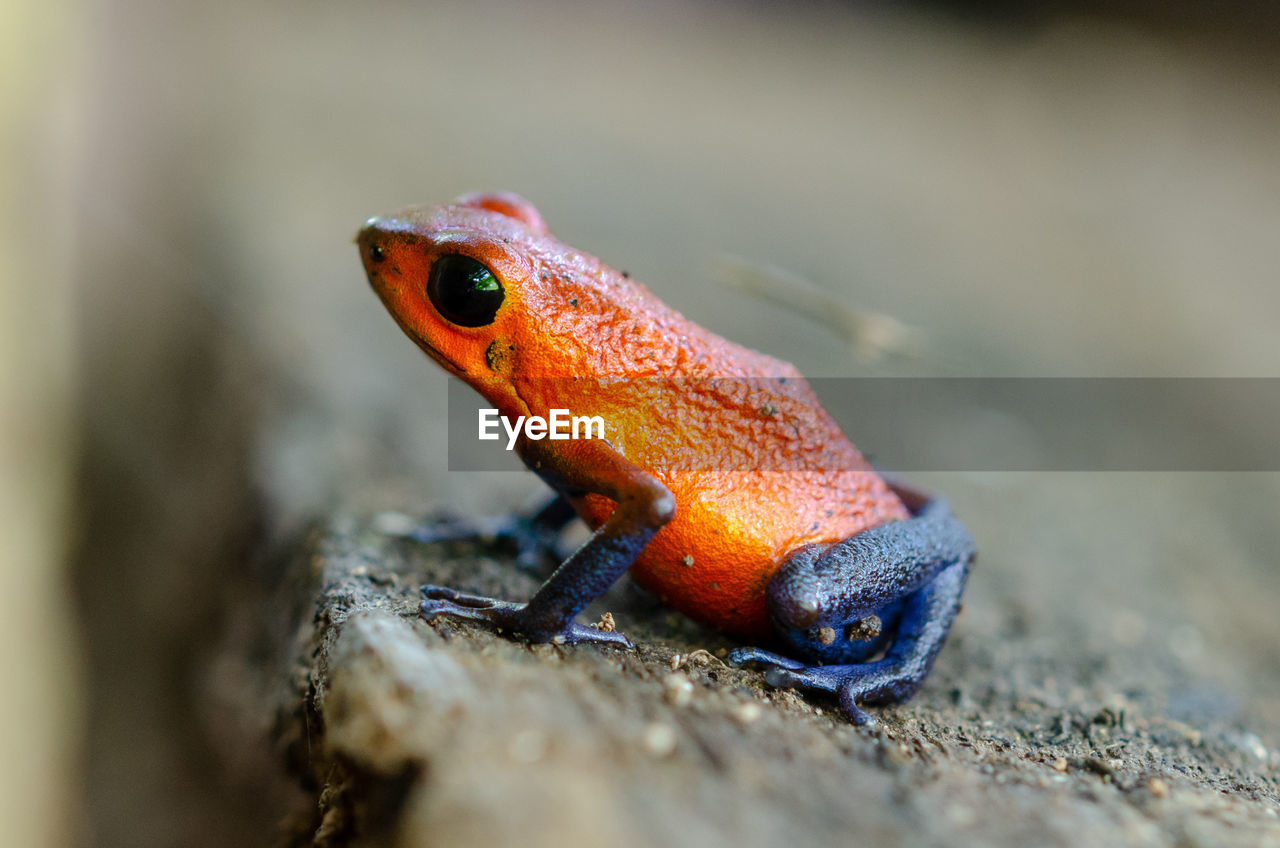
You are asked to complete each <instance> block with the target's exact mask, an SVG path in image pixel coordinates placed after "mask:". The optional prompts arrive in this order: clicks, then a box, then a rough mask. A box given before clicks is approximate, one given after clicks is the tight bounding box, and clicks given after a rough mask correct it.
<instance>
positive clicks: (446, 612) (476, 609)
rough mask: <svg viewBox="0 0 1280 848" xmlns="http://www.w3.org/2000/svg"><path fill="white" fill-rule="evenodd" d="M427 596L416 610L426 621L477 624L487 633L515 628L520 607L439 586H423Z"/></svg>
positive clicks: (520, 605) (519, 605)
mask: <svg viewBox="0 0 1280 848" xmlns="http://www.w3.org/2000/svg"><path fill="white" fill-rule="evenodd" d="M423 588H424V593H425V594H426V595H427V598H426V600H424V601H423V602H422V604H421V606H420V607H419V611H420V612H421V613H422V617H423V618H425V619H426V620H427V621H435V620H437V619H441V618H447V619H451V620H453V621H467V622H471V623H473V624H479V625H481V626H483V627H485V628H487V629H489V630H496V631H499V632H501V631H503V630H507V629H512V630H514V629H516V625H517V622H518V618H519V613H520V609H521V608H522V607H523V604H512V603H508V602H506V601H496V600H494V599H493V598H484V597H480V596H479V595H466V594H463V593H461V592H455V591H453V590H452V589H445V588H443V587H439V586H427V587H423Z"/></svg>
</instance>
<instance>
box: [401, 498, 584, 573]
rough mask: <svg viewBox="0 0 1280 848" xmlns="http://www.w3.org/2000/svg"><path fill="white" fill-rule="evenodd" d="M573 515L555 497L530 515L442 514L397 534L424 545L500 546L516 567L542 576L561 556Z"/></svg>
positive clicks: (568, 506) (550, 569)
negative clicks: (562, 541)
mask: <svg viewBox="0 0 1280 848" xmlns="http://www.w3.org/2000/svg"><path fill="white" fill-rule="evenodd" d="M573 516H574V512H573V507H572V506H570V505H569V502H568V501H566V500H565V499H564V498H561V497H556V498H555V499H553V500H551V501H549V502H548V503H547V504H546V505H545V506H544V507H543V508H542V509H540V510H538V511H537V512H536V513H534V514H532V515H525V514H521V515H503V516H475V517H462V516H458V515H449V514H445V515H441V516H438V517H436V518H434V519H433V520H431V521H430V522H429V523H426V524H422V525H419V526H417V527H414V528H412V529H410V530H408V531H406V532H403V533H401V534H399V535H401V536H403V537H404V538H406V539H412V540H414V541H415V542H421V543H422V544H425V545H432V544H439V543H441V542H458V541H471V542H482V543H485V544H494V545H500V546H502V547H505V548H507V549H509V550H511V551H512V552H513V553H514V556H515V562H516V566H517V567H518V568H520V569H521V570H523V571H527V572H530V573H533V574H537V575H540V576H545V575H546V574H548V573H550V572H551V571H553V570H554V569H555V567H556V566H557V565H559V564H560V562H561V561H562V560H563V559H564V552H563V551H561V549H560V544H559V543H560V533H561V531H562V530H563V529H564V527H565V525H566V524H568V523H569V521H570V520H572V518H573Z"/></svg>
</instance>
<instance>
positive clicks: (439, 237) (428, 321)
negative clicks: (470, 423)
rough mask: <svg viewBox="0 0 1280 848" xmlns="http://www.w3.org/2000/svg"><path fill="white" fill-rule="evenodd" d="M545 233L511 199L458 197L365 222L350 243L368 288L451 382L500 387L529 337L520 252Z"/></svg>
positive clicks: (527, 271)
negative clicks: (512, 356)
mask: <svg viewBox="0 0 1280 848" xmlns="http://www.w3.org/2000/svg"><path fill="white" fill-rule="evenodd" d="M545 235H546V225H545V224H544V223H543V222H542V218H541V216H540V215H538V212H537V210H536V209H534V208H533V207H532V206H531V205H530V204H529V203H528V202H527V201H525V200H524V199H522V198H520V197H518V196H516V195H514V194H482V195H468V196H466V197H462V198H460V199H458V200H457V201H455V202H454V203H452V204H449V205H447V206H416V207H410V208H408V209H402V210H400V211H399V212H395V213H392V214H391V215H386V216H382V217H377V218H370V219H369V220H368V221H367V222H366V223H365V225H364V227H363V228H362V229H361V230H360V233H359V234H358V235H357V236H356V243H357V244H358V245H359V247H360V257H361V260H362V261H363V262H364V267H365V271H366V272H367V273H368V275H369V283H370V285H372V286H373V289H374V291H376V292H377V293H378V296H379V297H380V298H382V302H383V304H384V305H385V306H386V307H387V310H388V311H389V312H390V313H391V315H392V317H394V318H395V320H396V322H397V323H398V324H399V325H400V327H401V329H403V330H404V331H405V333H406V334H408V336H409V337H410V338H411V339H413V340H414V341H415V342H417V344H418V346H419V347H421V348H422V349H423V350H424V351H425V352H426V353H427V354H428V355H429V356H431V358H432V359H435V360H436V361H437V362H439V363H440V364H441V365H442V366H444V368H445V369H446V370H448V371H449V372H450V373H452V374H455V375H457V376H460V377H462V378H463V379H465V380H467V381H468V382H469V383H472V384H473V385H476V387H477V388H480V385H479V384H480V383H482V382H490V381H493V380H495V379H497V380H500V379H501V377H502V372H503V371H504V369H503V368H502V367H500V366H501V365H502V364H503V360H504V358H505V357H507V356H508V353H509V351H510V350H514V349H515V345H514V340H515V339H516V338H518V337H520V336H521V335H523V334H524V333H525V332H526V325H527V317H526V310H525V309H524V308H523V306H522V300H523V293H524V291H525V290H526V289H527V287H528V285H529V281H530V280H531V279H533V274H534V269H533V265H532V264H531V262H530V260H529V256H528V250H527V249H526V245H527V243H528V242H529V240H530V239H537V238H540V237H543V236H545Z"/></svg>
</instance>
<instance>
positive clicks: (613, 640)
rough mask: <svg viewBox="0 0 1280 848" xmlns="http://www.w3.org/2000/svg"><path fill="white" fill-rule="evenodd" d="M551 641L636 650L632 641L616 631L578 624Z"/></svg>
mask: <svg viewBox="0 0 1280 848" xmlns="http://www.w3.org/2000/svg"><path fill="white" fill-rule="evenodd" d="M551 641H552V643H554V644H556V645H577V644H580V643H583V642H589V643H592V644H596V645H615V646H617V647H619V648H626V649H627V650H628V651H630V650H632V649H634V648H635V645H634V644H632V642H631V640H630V639H628V638H627V637H626V636H625V635H624V634H622V633H619V632H618V631H616V630H602V629H600V628H598V627H593V626H591V625H588V624H578V623H577V622H574V623H573V624H570V625H569V626H568V627H566V628H565V629H564V631H563V632H562V633H558V634H557V635H555V636H552V637H551Z"/></svg>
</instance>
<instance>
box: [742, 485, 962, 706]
mask: <svg viewBox="0 0 1280 848" xmlns="http://www.w3.org/2000/svg"><path fill="white" fill-rule="evenodd" d="M894 490H895V491H896V492H897V493H898V494H899V496H900V497H902V499H903V501H904V502H905V503H906V504H907V506H908V508H910V509H911V511H912V514H913V517H912V518H910V519H908V520H906V521H895V522H892V523H889V524H882V525H880V526H878V527H873V528H871V529H870V530H866V531H863V532H862V533H859V534H857V535H856V536H852V537H850V538H848V539H846V540H845V541H843V542H839V543H837V544H834V545H831V546H830V547H827V548H825V549H823V548H822V547H821V546H816V545H811V546H808V547H805V548H802V549H800V550H799V551H796V552H795V553H794V554H792V556H791V557H790V558H788V560H787V562H786V563H785V564H784V565H783V566H782V568H781V569H779V570H778V573H777V574H776V575H774V577H773V580H772V581H771V582H770V584H769V590H768V595H767V598H768V604H769V615H770V618H771V619H772V621H773V624H774V627H775V628H776V629H777V632H778V636H779V640H780V641H781V642H782V643H783V645H784V646H785V651H786V654H788V655H789V656H781V655H779V654H775V653H771V652H769V651H764V650H761V649H759V648H741V649H738V650H736V651H733V652H732V653H731V654H730V655H729V661H730V662H731V663H732V664H734V665H739V664H742V663H747V662H758V663H763V664H765V665H767V666H768V667H769V669H768V673H767V675H766V680H768V682H769V683H770V684H771V685H773V686H794V687H797V688H801V689H810V690H817V691H822V692H832V693H834V694H835V695H836V696H837V698H838V699H839V701H840V707H841V709H842V710H843V711H844V713H845V714H846V715H847V716H848V717H849V718H850V719H851V720H852V721H853V722H854V723H855V724H871V723H874V720H873V719H872V718H871V716H869V715H868V714H867V713H866V712H865V711H864V710H863V709H862V708H861V706H860V705H861V704H863V703H884V702H889V701H904V700H906V699H907V698H910V697H911V695H912V694H914V693H915V691H916V689H917V688H918V687H919V686H920V683H921V682H922V681H923V680H924V677H925V675H926V674H928V673H929V669H930V667H931V666H932V665H933V660H934V657H936V656H937V654H938V650H939V649H940V648H941V647H942V643H943V641H944V640H945V639H946V636H947V633H948V631H949V630H950V629H951V623H952V621H954V620H955V617H956V613H957V612H958V611H959V609H960V595H961V593H962V592H963V591H964V585H965V580H966V579H967V577H968V575H969V568H970V566H971V565H972V564H973V560H974V555H975V554H974V545H973V539H972V538H971V537H970V536H969V532H968V531H967V530H966V529H965V527H964V525H963V524H961V523H960V522H959V521H957V520H956V518H955V517H954V516H952V515H951V512H950V510H949V509H948V507H947V505H946V503H945V502H944V501H941V500H927V499H925V498H924V497H923V496H922V495H920V494H919V493H917V492H914V491H912V490H909V489H906V488H904V487H900V486H895V487H894ZM868 616H877V617H878V618H879V619H880V627H879V630H880V632H879V635H878V636H876V637H874V638H871V639H869V640H865V641H864V640H862V639H861V638H860V637H861V636H863V635H865V631H861V632H860V631H859V628H858V627H857V623H858V622H859V621H861V620H863V619H866V618H867V617H868ZM851 625H852V626H853V628H852V631H851ZM851 632H852V636H853V638H852V639H851V638H850V635H849V634H850V633H851ZM882 652H883V653H884V657H883V658H882V659H879V660H875V661H873V662H867V660H868V659H870V658H872V657H874V656H876V655H877V654H880V653H882Z"/></svg>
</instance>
